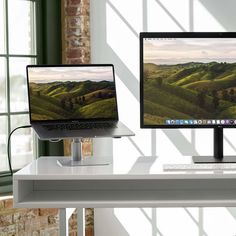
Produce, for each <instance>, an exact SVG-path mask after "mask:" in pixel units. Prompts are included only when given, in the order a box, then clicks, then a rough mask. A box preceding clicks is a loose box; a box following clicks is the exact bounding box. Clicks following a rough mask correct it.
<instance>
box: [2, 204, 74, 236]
mask: <svg viewBox="0 0 236 236" xmlns="http://www.w3.org/2000/svg"><path fill="white" fill-rule="evenodd" d="M58 220H59V218H58V209H52V208H50V209H14V208H12V199H6V200H0V236H15V235H16V236H39V235H48V236H57V235H58ZM71 232H72V231H71Z"/></svg>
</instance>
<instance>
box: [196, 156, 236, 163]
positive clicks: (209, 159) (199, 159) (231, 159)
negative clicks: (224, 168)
mask: <svg viewBox="0 0 236 236" xmlns="http://www.w3.org/2000/svg"><path fill="white" fill-rule="evenodd" d="M192 159H193V162H194V163H195V164H198V163H199V164H200V163H236V156H224V157H223V158H215V157H214V156H193V157H192Z"/></svg>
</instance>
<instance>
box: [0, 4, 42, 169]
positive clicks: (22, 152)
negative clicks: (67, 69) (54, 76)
mask: <svg viewBox="0 0 236 236" xmlns="http://www.w3.org/2000/svg"><path fill="white" fill-rule="evenodd" d="M35 12H36V11H35V1H29V0H0V123H1V126H0V173H3V172H7V171H9V166H8V162H7V145H6V144H7V138H8V135H9V133H10V132H11V131H12V130H13V129H14V128H16V127H18V126H21V125H27V124H29V118H28V98H27V85H26V73H25V71H26V70H25V67H26V65H27V64H35V63H36V59H37V55H36V30H35V27H36V24H35ZM32 140H33V134H32V130H31V129H21V130H17V131H16V132H15V133H14V135H13V136H12V139H11V158H12V168H13V169H19V168H21V167H22V166H24V165H25V164H26V163H28V162H29V161H30V160H32V158H33V142H32Z"/></svg>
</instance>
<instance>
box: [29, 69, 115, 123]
mask: <svg viewBox="0 0 236 236" xmlns="http://www.w3.org/2000/svg"><path fill="white" fill-rule="evenodd" d="M27 78H28V88H29V105H30V117H31V121H52V120H93V119H96V120H97V119H105V120H107V119H111V120H115V119H117V117H118V112H117V102H116V90H115V80H114V69H113V66H112V65H104V66H102V65H100V66H99V65H97V66H91V65H79V66H78V65H73V66H72V65H68V66H67V65H62V66H37V65H30V66H27Z"/></svg>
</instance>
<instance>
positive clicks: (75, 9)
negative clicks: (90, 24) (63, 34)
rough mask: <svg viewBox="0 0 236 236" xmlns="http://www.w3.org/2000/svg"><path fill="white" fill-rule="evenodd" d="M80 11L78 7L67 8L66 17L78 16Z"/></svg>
mask: <svg viewBox="0 0 236 236" xmlns="http://www.w3.org/2000/svg"><path fill="white" fill-rule="evenodd" d="M79 13H80V9H79V8H78V7H67V8H66V15H67V16H76V15H79Z"/></svg>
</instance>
